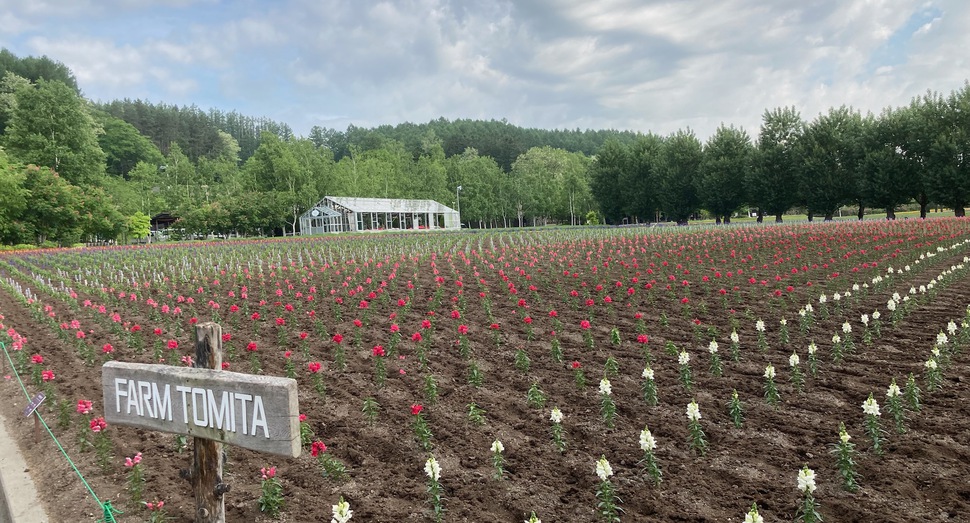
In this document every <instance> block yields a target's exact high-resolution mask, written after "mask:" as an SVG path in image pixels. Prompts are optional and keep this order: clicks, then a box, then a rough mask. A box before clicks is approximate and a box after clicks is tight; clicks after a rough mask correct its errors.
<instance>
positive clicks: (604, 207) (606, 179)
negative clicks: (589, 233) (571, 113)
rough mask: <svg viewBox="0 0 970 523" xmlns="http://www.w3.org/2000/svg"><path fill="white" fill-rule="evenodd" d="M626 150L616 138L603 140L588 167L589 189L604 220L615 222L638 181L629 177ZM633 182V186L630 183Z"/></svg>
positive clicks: (625, 207)
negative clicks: (589, 174)
mask: <svg viewBox="0 0 970 523" xmlns="http://www.w3.org/2000/svg"><path fill="white" fill-rule="evenodd" d="M630 164H631V162H630V151H629V150H628V148H627V147H626V146H625V145H623V144H622V143H620V141H619V140H613V139H610V140H607V141H606V142H604V143H603V146H602V147H600V149H599V151H597V152H596V158H595V160H594V161H593V164H592V166H591V167H590V173H591V176H590V178H591V183H590V185H591V187H590V188H591V189H592V192H593V196H594V197H595V198H596V202H597V203H598V204H599V208H600V210H601V211H602V212H603V217H604V218H606V220H607V222H608V223H619V222H620V221H621V220H622V219H623V217H624V216H625V215H626V212H627V208H628V207H630V206H631V204H632V202H631V201H630V198H629V197H628V195H629V194H630V192H631V191H634V190H636V186H639V184H640V183H642V182H641V181H640V180H635V181H634V180H631V179H630V178H631V177H630V176H628V175H627V173H630V172H632V171H633V170H632V169H631V165H630ZM634 183H635V184H636V186H634V185H631V184H634Z"/></svg>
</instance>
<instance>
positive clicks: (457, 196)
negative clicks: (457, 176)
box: [455, 185, 461, 229]
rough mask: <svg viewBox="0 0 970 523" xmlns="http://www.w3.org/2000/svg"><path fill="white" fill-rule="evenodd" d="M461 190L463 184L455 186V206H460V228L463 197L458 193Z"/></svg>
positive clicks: (459, 226) (459, 224) (459, 225)
mask: <svg viewBox="0 0 970 523" xmlns="http://www.w3.org/2000/svg"><path fill="white" fill-rule="evenodd" d="M459 192H461V185H459V186H458V187H455V207H458V209H457V210H458V228H459V229H461V197H460V196H459V195H458V193H459Z"/></svg>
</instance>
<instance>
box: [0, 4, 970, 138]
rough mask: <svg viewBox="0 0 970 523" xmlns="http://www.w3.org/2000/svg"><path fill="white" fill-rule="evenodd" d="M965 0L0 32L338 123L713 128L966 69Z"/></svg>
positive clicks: (402, 7) (127, 71) (12, 19)
mask: <svg viewBox="0 0 970 523" xmlns="http://www.w3.org/2000/svg"><path fill="white" fill-rule="evenodd" d="M968 27H970V2H967V1H966V0H929V1H926V0H671V1H666V2H658V1H652V0H639V1H638V0H596V1H593V0H561V1H553V0H531V1H529V0H520V1H494V0H395V1H383V2H378V1H371V0H275V1H264V0H0V47H5V48H7V49H9V50H10V51H11V52H13V53H14V54H16V55H18V56H27V55H33V56H40V55H47V56H48V57H50V58H52V59H55V60H58V61H60V62H63V63H64V64H65V65H67V66H68V67H70V68H71V69H72V70H73V71H74V74H75V76H76V77H77V80H78V84H79V86H80V87H81V89H82V91H83V93H84V95H85V96H86V97H88V98H89V99H92V100H96V101H110V100H114V99H121V98H129V99H142V100H146V101H150V102H154V103H158V102H164V103H167V104H178V105H188V104H195V105H197V106H199V107H200V108H202V109H209V108H217V109H221V110H223V111H232V110H235V111H238V112H239V113H241V114H245V115H248V116H253V117H262V116H265V117H268V118H271V119H273V120H277V121H279V122H284V123H287V124H289V125H290V126H291V127H292V128H293V130H294V132H295V133H296V134H298V135H306V134H308V133H309V131H310V129H311V128H312V127H313V126H321V127H329V128H334V129H337V130H341V131H342V130H345V129H346V128H347V126H348V125H349V124H353V125H356V126H360V127H375V126H378V125H383V124H391V125H394V124H398V123H402V122H414V123H422V122H427V121H429V120H433V119H437V118H439V117H444V118H447V119H450V120H454V119H462V118H469V119H486V120H487V119H496V120H500V119H506V120H507V121H509V122H510V123H512V124H515V125H519V126H523V127H536V128H544V129H575V128H580V129H607V128H609V129H621V130H632V131H639V132H644V133H646V132H654V133H658V134H662V135H666V134H669V133H672V132H675V131H677V130H679V129H686V128H690V129H692V130H693V131H694V132H695V133H696V134H697V135H698V137H699V138H701V139H702V140H705V139H706V138H707V137H709V136H710V135H711V134H713V133H714V131H715V130H716V129H717V127H718V126H719V125H721V124H724V125H734V126H736V127H741V128H743V129H745V130H746V131H747V132H748V133H749V134H750V135H751V136H752V137H753V138H755V137H756V136H757V134H758V128H759V127H760V124H761V117H762V115H763V114H764V112H765V110H766V109H773V108H776V107H783V106H794V107H795V108H796V109H798V110H799V111H800V112H801V115H802V117H803V119H805V120H806V121H811V120H812V119H814V118H815V117H816V116H818V115H819V114H820V113H824V112H827V111H828V110H829V109H830V108H832V107H839V106H841V105H849V106H852V107H854V108H856V109H859V110H861V111H863V112H868V111H871V112H873V113H876V114H878V113H879V112H881V111H882V110H883V109H884V108H887V107H898V106H902V105H907V104H908V103H909V102H910V101H911V100H912V98H913V97H914V96H919V95H921V94H924V93H926V91H927V90H933V91H937V92H941V93H943V94H944V95H945V94H949V93H950V92H951V91H953V90H957V89H961V88H962V87H963V86H964V83H965V81H966V80H967V79H968V78H970V59H968V56H970V53H967V51H966V50H967V49H970V31H968V30H967V28H968Z"/></svg>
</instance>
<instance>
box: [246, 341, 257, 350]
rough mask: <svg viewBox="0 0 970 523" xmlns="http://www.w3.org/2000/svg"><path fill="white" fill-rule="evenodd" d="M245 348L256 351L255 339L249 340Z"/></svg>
mask: <svg viewBox="0 0 970 523" xmlns="http://www.w3.org/2000/svg"><path fill="white" fill-rule="evenodd" d="M246 350H248V351H249V352H256V351H257V350H258V349H257V347H256V342H255V341H251V342H249V343H248V344H247V345H246Z"/></svg>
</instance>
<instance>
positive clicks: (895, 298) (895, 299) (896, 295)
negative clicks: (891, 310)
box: [893, 292, 900, 302]
mask: <svg viewBox="0 0 970 523" xmlns="http://www.w3.org/2000/svg"><path fill="white" fill-rule="evenodd" d="M899 300H900V298H899V293H898V292H894V293H893V301H895V302H898V301H899Z"/></svg>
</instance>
